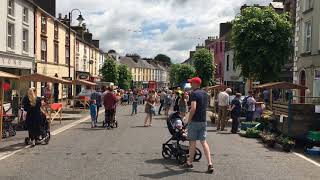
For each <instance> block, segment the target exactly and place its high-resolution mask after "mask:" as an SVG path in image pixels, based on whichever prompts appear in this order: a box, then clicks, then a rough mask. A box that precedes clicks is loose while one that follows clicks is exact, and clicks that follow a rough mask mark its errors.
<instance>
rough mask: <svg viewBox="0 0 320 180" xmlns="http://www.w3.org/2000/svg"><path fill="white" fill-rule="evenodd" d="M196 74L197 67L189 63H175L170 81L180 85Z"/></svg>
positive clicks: (171, 70)
mask: <svg viewBox="0 0 320 180" xmlns="http://www.w3.org/2000/svg"><path fill="white" fill-rule="evenodd" d="M194 75H195V69H194V67H192V66H191V65H188V64H173V65H172V66H171V68H170V83H171V84H173V85H180V84H181V83H183V82H186V81H187V80H188V79H190V78H192V77H193V76H194Z"/></svg>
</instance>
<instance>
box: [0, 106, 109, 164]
mask: <svg viewBox="0 0 320 180" xmlns="http://www.w3.org/2000/svg"><path fill="white" fill-rule="evenodd" d="M102 113H104V110H103V111H101V112H99V114H102ZM88 119H90V116H86V117H84V118H82V119H80V120H78V121H75V122H72V123H70V124H67V125H65V126H63V127H61V128H59V129H56V130H54V131H52V132H51V135H52V136H55V135H57V134H59V133H62V132H63V131H65V130H67V129H70V128H72V127H74V126H76V125H78V124H80V123H82V122H84V121H87V120H88ZM30 147H31V146H30V145H27V146H23V147H21V148H20V149H17V150H13V151H7V152H2V153H0V161H1V160H4V159H6V158H8V157H10V156H12V155H14V154H16V153H18V152H20V151H22V150H24V149H27V148H30Z"/></svg>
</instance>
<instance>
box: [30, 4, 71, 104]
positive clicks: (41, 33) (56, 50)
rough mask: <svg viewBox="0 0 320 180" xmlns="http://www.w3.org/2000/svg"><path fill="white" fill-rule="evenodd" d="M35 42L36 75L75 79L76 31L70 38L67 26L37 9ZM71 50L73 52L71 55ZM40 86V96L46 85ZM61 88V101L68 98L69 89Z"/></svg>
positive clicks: (38, 87) (38, 86)
mask: <svg viewBox="0 0 320 180" xmlns="http://www.w3.org/2000/svg"><path fill="white" fill-rule="evenodd" d="M69 38H71V43H69ZM34 42H35V63H36V68H35V71H36V73H39V74H44V75H48V76H56V77H58V78H64V79H69V78H72V79H73V77H74V72H75V71H74V64H75V63H74V62H75V56H74V46H75V32H74V31H71V37H69V30H68V27H67V26H66V25H65V24H63V23H62V22H61V21H59V19H57V18H55V17H53V16H51V15H50V14H49V13H47V12H45V11H44V10H42V9H41V8H39V7H37V8H36V10H35V41H34ZM69 49H70V50H71V51H70V54H69ZM69 61H70V67H69ZM69 68H70V70H69ZM39 84H40V83H38V84H37V90H38V91H37V92H38V95H41V87H44V86H45V83H41V86H40V85H39ZM61 86H62V85H59V99H61V98H65V97H67V87H66V86H64V87H63V91H61V89H62V87H61ZM52 89H53V88H52ZM70 89H72V88H70Z"/></svg>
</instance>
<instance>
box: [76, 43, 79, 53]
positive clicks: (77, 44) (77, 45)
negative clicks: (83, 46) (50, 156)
mask: <svg viewBox="0 0 320 180" xmlns="http://www.w3.org/2000/svg"><path fill="white" fill-rule="evenodd" d="M76 51H77V53H79V51H80V49H79V42H78V41H77V42H76Z"/></svg>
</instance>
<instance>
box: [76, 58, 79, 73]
mask: <svg viewBox="0 0 320 180" xmlns="http://www.w3.org/2000/svg"><path fill="white" fill-rule="evenodd" d="M76 71H79V57H76Z"/></svg>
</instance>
